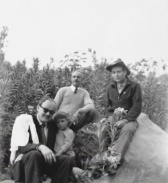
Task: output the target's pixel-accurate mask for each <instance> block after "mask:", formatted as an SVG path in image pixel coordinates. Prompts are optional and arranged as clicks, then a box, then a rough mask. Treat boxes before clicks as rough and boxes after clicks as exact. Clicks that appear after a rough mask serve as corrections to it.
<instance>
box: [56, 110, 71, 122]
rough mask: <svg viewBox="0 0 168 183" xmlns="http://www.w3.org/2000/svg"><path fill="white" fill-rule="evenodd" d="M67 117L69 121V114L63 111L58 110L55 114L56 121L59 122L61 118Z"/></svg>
mask: <svg viewBox="0 0 168 183" xmlns="http://www.w3.org/2000/svg"><path fill="white" fill-rule="evenodd" d="M63 118H65V119H66V120H67V121H69V120H70V119H69V114H68V113H66V112H63V111H59V112H56V113H55V114H54V116H53V120H54V121H55V122H58V120H59V119H63Z"/></svg>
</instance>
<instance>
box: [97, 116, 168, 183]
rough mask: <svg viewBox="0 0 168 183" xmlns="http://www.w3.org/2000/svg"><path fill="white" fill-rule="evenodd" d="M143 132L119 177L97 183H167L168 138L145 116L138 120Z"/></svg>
mask: <svg viewBox="0 0 168 183" xmlns="http://www.w3.org/2000/svg"><path fill="white" fill-rule="evenodd" d="M137 121H138V123H139V129H138V130H137V132H136V133H135V135H134V138H133V140H132V142H131V144H130V146H129V149H128V151H127V153H126V155H125V159H124V162H123V164H122V165H121V166H120V167H119V169H118V170H117V174H116V175H115V176H105V177H102V178H100V179H99V180H95V181H94V183H111V182H112V183H123V182H124V183H167V182H168V134H167V133H166V132H165V131H163V130H162V129H161V128H160V127H158V126H157V125H156V124H154V123H153V122H152V121H151V120H150V119H149V118H148V117H147V115H145V114H143V113H142V114H140V116H139V117H138V119H137Z"/></svg>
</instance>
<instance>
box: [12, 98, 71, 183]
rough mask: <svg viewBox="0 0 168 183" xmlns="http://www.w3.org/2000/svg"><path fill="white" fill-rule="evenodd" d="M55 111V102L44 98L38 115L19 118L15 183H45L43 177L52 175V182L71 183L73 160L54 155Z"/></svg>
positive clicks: (14, 151) (14, 150) (14, 146)
mask: <svg viewBox="0 0 168 183" xmlns="http://www.w3.org/2000/svg"><path fill="white" fill-rule="evenodd" d="M55 110H56V104H55V101H54V100H53V99H51V98H49V97H43V98H42V99H41V100H40V101H39V104H38V106H37V114H36V115H34V116H31V115H27V114H22V115H20V116H19V117H18V118H16V121H15V124H14V127H13V132H12V138H11V157H10V162H11V164H12V174H13V178H14V180H15V181H16V182H24V183H42V178H43V175H44V174H48V175H50V176H51V178H52V180H51V182H53V183H67V182H68V177H69V173H70V171H71V169H72V159H71V158H69V157H65V156H58V157H55V155H54V145H55V138H56V132H57V129H56V126H55V125H54V123H53V121H52V116H53V114H54V113H55Z"/></svg>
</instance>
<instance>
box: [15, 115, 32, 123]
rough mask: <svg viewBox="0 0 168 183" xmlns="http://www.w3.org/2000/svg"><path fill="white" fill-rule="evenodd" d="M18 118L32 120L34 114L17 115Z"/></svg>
mask: <svg viewBox="0 0 168 183" xmlns="http://www.w3.org/2000/svg"><path fill="white" fill-rule="evenodd" d="M16 120H17V121H18V120H19V121H29V120H32V115H30V114H27V113H25V114H20V115H19V116H17V117H16Z"/></svg>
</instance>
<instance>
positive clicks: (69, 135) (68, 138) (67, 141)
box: [54, 127, 75, 156]
mask: <svg viewBox="0 0 168 183" xmlns="http://www.w3.org/2000/svg"><path fill="white" fill-rule="evenodd" d="M74 138H75V134H74V132H73V131H72V130H71V129H70V128H68V127H67V128H66V129H65V130H58V132H57V134H56V142H55V146H54V150H55V152H56V153H58V152H60V153H61V154H67V155H71V156H74V155H75V153H74V151H73V148H72V144H73V141H74Z"/></svg>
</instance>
